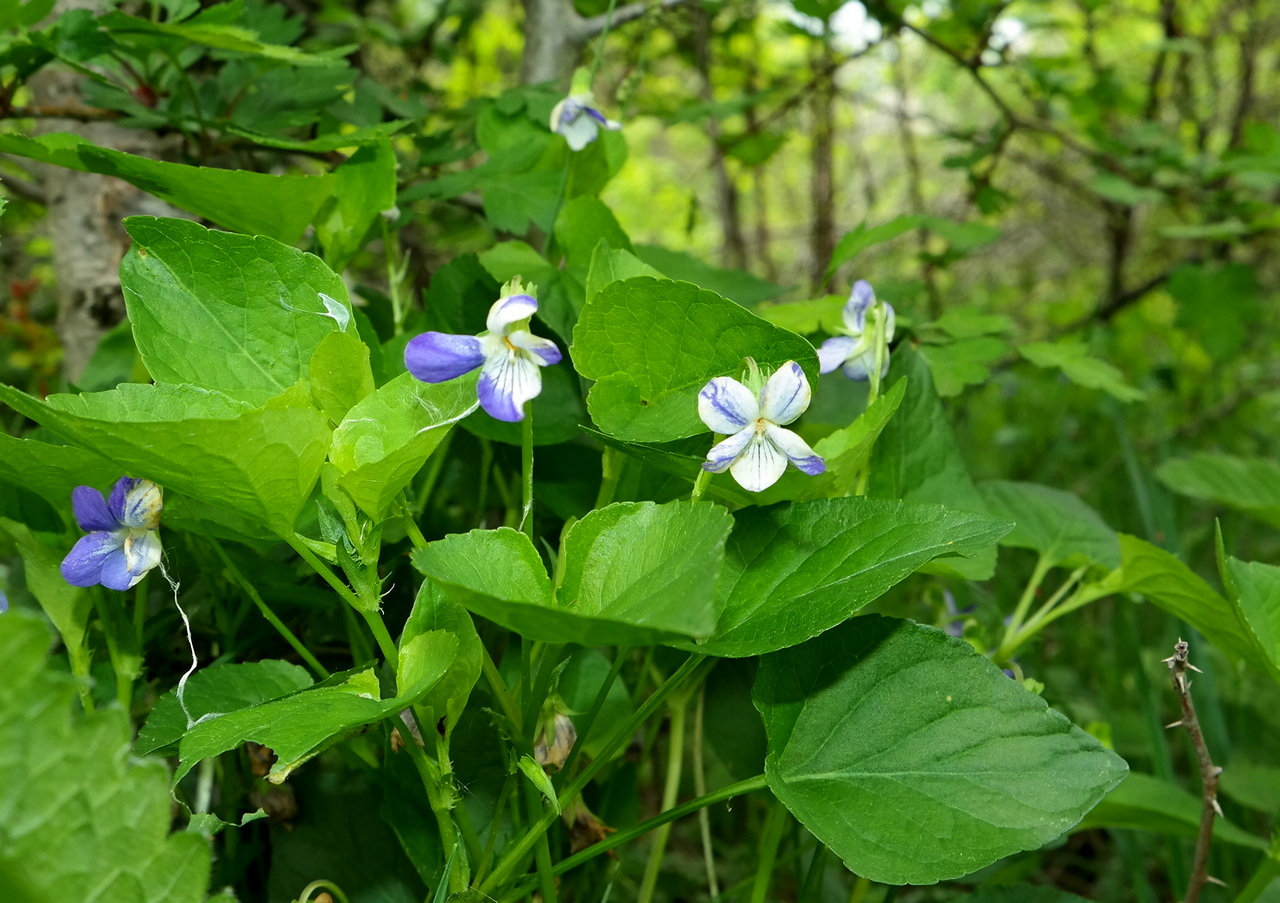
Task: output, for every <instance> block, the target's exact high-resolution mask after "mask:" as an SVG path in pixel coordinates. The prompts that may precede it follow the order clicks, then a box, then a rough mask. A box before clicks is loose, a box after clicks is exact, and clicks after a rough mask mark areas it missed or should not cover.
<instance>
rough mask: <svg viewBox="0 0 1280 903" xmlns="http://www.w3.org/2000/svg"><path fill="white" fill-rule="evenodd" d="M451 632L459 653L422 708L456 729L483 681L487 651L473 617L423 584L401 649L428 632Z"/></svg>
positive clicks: (439, 591)
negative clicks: (481, 677) (467, 705)
mask: <svg viewBox="0 0 1280 903" xmlns="http://www.w3.org/2000/svg"><path fill="white" fill-rule="evenodd" d="M433 630H435V631H441V630H442V631H447V632H448V633H450V634H452V635H453V636H454V637H456V638H457V640H458V653H457V655H456V656H455V658H454V660H453V663H452V664H451V665H450V666H449V670H448V671H446V672H445V674H444V676H443V677H442V678H440V680H439V682H437V683H436V684H435V685H434V686H433V687H432V688H431V690H430V691H429V692H428V693H427V695H426V697H425V698H423V699H422V700H421V701H420V702H419V705H422V706H426V707H429V708H431V709H432V710H433V711H434V712H435V715H436V717H437V718H445V719H446V724H447V726H448V727H449V728H450V729H452V728H453V725H455V724H457V722H458V719H459V718H460V717H462V712H463V709H464V708H466V704H467V699H468V698H469V697H470V696H471V689H472V688H473V687H474V686H475V685H476V681H477V680H479V679H480V673H481V670H482V665H483V662H484V648H483V647H482V646H481V645H480V635H479V634H478V633H476V625H475V622H474V621H472V620H471V615H470V614H468V613H467V610H466V609H465V608H463V607H462V606H461V605H459V604H458V603H456V602H454V601H452V600H450V599H449V598H448V597H447V596H446V595H445V594H444V592H443V591H441V589H440V588H439V587H438V586H436V585H435V584H434V583H432V582H431V581H430V580H424V581H422V586H421V587H420V588H419V589H418V595H417V597H416V598H415V599H414V600H413V610H412V611H410V613H409V620H408V621H406V622H405V625H404V632H403V633H402V634H401V636H400V646H401V649H403V648H405V646H407V644H409V643H412V642H413V641H414V640H415V639H417V638H418V637H419V636H421V635H422V634H424V633H427V632H428V631H433Z"/></svg>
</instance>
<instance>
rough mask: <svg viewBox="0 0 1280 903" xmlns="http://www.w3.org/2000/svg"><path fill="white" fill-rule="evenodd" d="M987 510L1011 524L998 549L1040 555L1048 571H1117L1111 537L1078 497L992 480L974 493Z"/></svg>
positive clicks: (1117, 546) (1115, 543)
mask: <svg viewBox="0 0 1280 903" xmlns="http://www.w3.org/2000/svg"><path fill="white" fill-rule="evenodd" d="M978 488H979V491H980V492H981V493H982V498H983V501H984V502H985V503H986V510H987V511H989V512H990V513H991V514H993V515H995V516H996V517H1002V518H1004V519H1005V520H1007V521H1012V522H1013V523H1015V524H1016V526H1015V527H1014V528H1013V530H1012V531H1010V532H1009V535H1008V536H1006V537H1005V538H1004V539H1003V540H1001V545H1006V546H1013V547H1014V548H1018V549H1032V550H1034V551H1036V552H1039V553H1040V554H1041V555H1042V556H1044V557H1045V559H1047V560H1048V561H1049V563H1050V564H1051V565H1053V566H1055V567H1056V566H1058V565H1066V566H1068V567H1078V566H1080V565H1082V564H1096V565H1101V566H1103V567H1105V568H1107V569H1112V568H1117V567H1119V566H1120V542H1119V540H1118V539H1116V534H1115V531H1113V530H1112V529H1111V528H1110V527H1108V526H1107V524H1106V522H1105V521H1104V520H1103V519H1102V518H1101V517H1100V516H1099V515H1098V512H1096V511H1094V510H1093V509H1092V508H1090V507H1089V506H1088V505H1086V504H1085V503H1084V502H1082V501H1081V500H1080V497H1079V496H1076V495H1073V494H1072V493H1070V492H1063V491H1061V490H1060V489H1051V488H1049V487H1048V486H1041V485H1039V484H1037V483H1011V482H1006V481H1003V480H991V481H988V482H986V483H983V484H982V485H981V486H979V487H978Z"/></svg>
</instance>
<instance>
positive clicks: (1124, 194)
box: [1089, 172, 1164, 207]
mask: <svg viewBox="0 0 1280 903" xmlns="http://www.w3.org/2000/svg"><path fill="white" fill-rule="evenodd" d="M1089 187H1090V188H1092V189H1093V190H1094V191H1096V192H1097V193H1098V194H1100V195H1102V197H1104V198H1106V199H1107V200H1109V201H1115V202H1116V203H1117V204H1124V205H1125V206H1127V207H1133V206H1136V205H1138V204H1159V203H1160V202H1161V201H1163V200H1164V193H1163V192H1161V191H1160V190H1159V189H1156V188H1144V187H1142V186H1140V185H1135V184H1133V183H1132V182H1130V181H1129V180H1128V179H1126V178H1125V177H1124V176H1118V175H1116V174H1114V173H1109V172H1100V173H1098V174H1097V175H1096V176H1094V177H1093V178H1092V179H1090V180H1089Z"/></svg>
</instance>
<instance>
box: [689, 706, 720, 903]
mask: <svg viewBox="0 0 1280 903" xmlns="http://www.w3.org/2000/svg"><path fill="white" fill-rule="evenodd" d="M706 705H707V685H706V684H705V683H704V684H703V685H702V686H700V687H698V701H697V703H696V704H695V706H694V709H693V792H694V794H695V795H696V796H706V794H707V770H706V762H705V761H704V760H703V756H702V742H703V730H702V722H703V714H704V712H705V710H706ZM698 833H699V834H700V835H701V837H702V859H703V864H704V866H705V867H706V870H707V890H709V891H710V892H711V899H712V900H715V899H716V898H717V897H719V896H720V881H719V880H718V878H717V876H716V857H715V853H714V852H712V849H711V813H710V812H708V811H707V810H706V809H705V808H703V809H699V810H698Z"/></svg>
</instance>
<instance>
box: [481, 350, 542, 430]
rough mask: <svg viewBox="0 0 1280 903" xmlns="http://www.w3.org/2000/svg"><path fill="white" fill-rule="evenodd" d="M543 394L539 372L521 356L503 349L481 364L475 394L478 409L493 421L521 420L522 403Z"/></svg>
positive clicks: (509, 421)
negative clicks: (486, 413) (486, 412)
mask: <svg viewBox="0 0 1280 903" xmlns="http://www.w3.org/2000/svg"><path fill="white" fill-rule="evenodd" d="M541 391H542V372H541V371H540V370H539V369H538V365H537V364H535V363H534V362H533V361H531V360H529V358H527V357H526V356H524V355H523V354H517V353H516V352H514V351H511V350H506V351H504V352H503V353H500V354H495V355H494V356H492V357H490V358H489V359H487V360H486V361H485V362H484V366H483V367H482V368H481V369H480V382H479V383H478V384H477V385H476V394H477V395H478V396H479V398H480V406H481V407H482V408H484V409H485V410H486V411H488V412H489V416H491V417H493V419H495V420H505V421H507V422H508V423H515V422H517V421H520V420H523V419H524V403H525V402H526V401H531V400H532V399H534V398H536V397H537V396H538V393H539V392H541Z"/></svg>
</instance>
